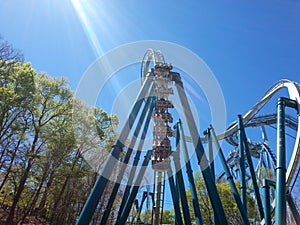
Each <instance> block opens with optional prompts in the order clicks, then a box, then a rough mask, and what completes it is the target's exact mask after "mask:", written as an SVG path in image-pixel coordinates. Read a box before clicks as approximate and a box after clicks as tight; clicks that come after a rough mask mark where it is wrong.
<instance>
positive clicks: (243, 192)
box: [238, 115, 248, 214]
mask: <svg viewBox="0 0 300 225" xmlns="http://www.w3.org/2000/svg"><path fill="white" fill-rule="evenodd" d="M242 124H243V119H242V117H241V116H240V115H239V116H238V140H239V145H238V148H239V162H240V163H239V165H240V174H239V175H240V177H239V178H240V182H241V184H240V189H241V200H242V204H243V206H244V209H245V212H246V214H247V211H248V210H247V186H246V169H245V151H244V140H243V135H242V131H241V129H242V128H241V126H242Z"/></svg>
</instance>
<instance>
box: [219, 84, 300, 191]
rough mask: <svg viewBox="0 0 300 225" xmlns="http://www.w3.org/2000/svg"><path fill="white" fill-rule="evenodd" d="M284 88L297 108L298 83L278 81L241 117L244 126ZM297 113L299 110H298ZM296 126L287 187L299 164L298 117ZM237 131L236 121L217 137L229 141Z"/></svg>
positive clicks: (299, 118)
mask: <svg viewBox="0 0 300 225" xmlns="http://www.w3.org/2000/svg"><path fill="white" fill-rule="evenodd" d="M283 88H286V89H287V90H288V93H289V98H290V99H292V100H296V101H297V103H298V107H299V104H300V86H299V84H298V83H296V82H293V81H290V80H280V81H278V82H276V83H275V84H274V85H273V86H272V87H271V88H270V89H269V90H268V91H267V92H266V94H265V95H264V96H263V97H262V98H261V99H259V101H258V102H257V103H256V104H255V105H254V107H253V108H252V109H251V110H249V111H248V112H247V113H246V114H245V115H244V116H243V122H244V124H247V123H248V122H250V121H251V119H253V118H254V116H255V115H256V114H257V113H258V112H259V111H260V110H261V109H262V108H263V107H264V105H265V104H266V103H267V102H268V101H269V100H270V99H271V98H272V97H273V96H274V94H275V93H277V92H278V91H279V90H281V89H283ZM298 111H299V110H298ZM297 120H298V124H297V126H296V131H297V135H296V141H295V145H294V149H293V153H292V156H291V159H290V163H289V166H288V169H287V180H286V182H287V187H289V186H290V184H291V182H292V180H293V176H294V173H295V171H296V170H297V165H298V163H299V158H300V116H299V115H298V119H297ZM237 129H238V123H237V121H236V122H234V123H232V124H231V125H230V126H229V127H228V129H227V130H226V131H225V132H224V133H222V134H219V135H218V139H219V140H220V139H230V138H231V137H232V136H233V135H235V133H236V132H237Z"/></svg>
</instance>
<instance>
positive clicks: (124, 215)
mask: <svg viewBox="0 0 300 225" xmlns="http://www.w3.org/2000/svg"><path fill="white" fill-rule="evenodd" d="M151 154H152V150H148V151H147V154H146V155H145V158H144V161H143V164H142V167H141V169H140V171H139V173H138V175H137V178H136V181H135V183H134V187H133V188H132V191H131V193H130V195H129V197H128V199H127V202H126V204H125V206H124V210H123V212H122V215H121V216H120V219H119V220H118V221H117V223H116V225H124V224H126V221H127V218H128V216H129V213H130V210H131V208H132V205H133V202H134V200H135V198H136V195H137V193H138V190H139V188H140V185H141V182H142V179H143V177H144V174H145V171H146V168H147V166H148V164H149V161H150V160H151Z"/></svg>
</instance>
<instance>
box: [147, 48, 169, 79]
mask: <svg viewBox="0 0 300 225" xmlns="http://www.w3.org/2000/svg"><path fill="white" fill-rule="evenodd" d="M151 63H153V64H154V66H155V65H158V64H164V63H165V59H164V56H163V54H162V52H161V51H160V50H153V49H151V48H150V49H148V50H147V51H146V53H145V55H144V57H143V61H142V66H141V79H142V81H143V78H144V77H145V76H148V75H149V74H150V72H151V69H150V68H154V66H151V67H150V64H151Z"/></svg>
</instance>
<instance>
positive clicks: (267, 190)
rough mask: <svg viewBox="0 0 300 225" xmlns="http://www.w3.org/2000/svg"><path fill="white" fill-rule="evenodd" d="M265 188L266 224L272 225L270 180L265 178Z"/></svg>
mask: <svg viewBox="0 0 300 225" xmlns="http://www.w3.org/2000/svg"><path fill="white" fill-rule="evenodd" d="M263 189H264V216H265V217H264V220H265V225H271V202H270V185H269V183H268V180H266V179H264V180H263Z"/></svg>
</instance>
